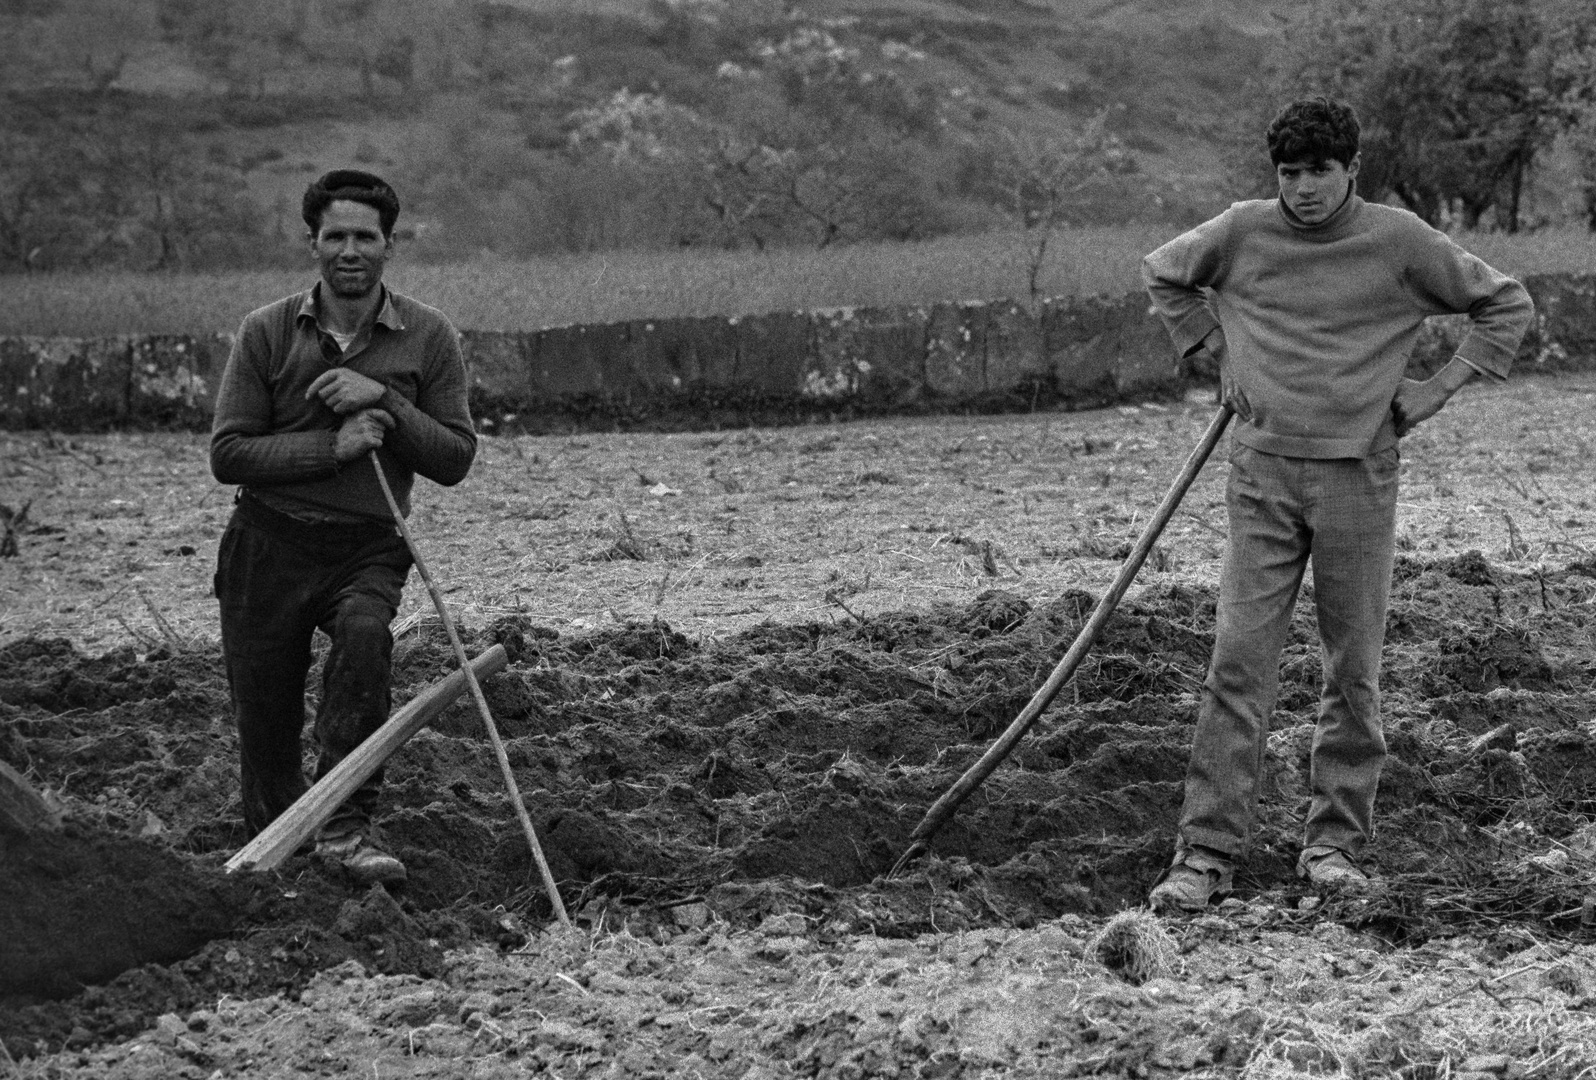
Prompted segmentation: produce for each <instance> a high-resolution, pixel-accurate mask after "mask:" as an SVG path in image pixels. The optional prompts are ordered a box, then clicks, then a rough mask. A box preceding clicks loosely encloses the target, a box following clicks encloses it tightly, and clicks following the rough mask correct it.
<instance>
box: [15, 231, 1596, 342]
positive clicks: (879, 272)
mask: <svg viewBox="0 0 1596 1080" xmlns="http://www.w3.org/2000/svg"><path fill="white" fill-rule="evenodd" d="M1170 235H1172V230H1171V229H1169V228H1167V227H1161V226H1136V227H1125V228H1089V229H1073V230H1068V231H1061V232H1060V233H1058V234H1057V235H1056V236H1055V237H1054V238H1053V240H1052V242H1051V243H1050V244H1049V247H1048V254H1047V260H1046V263H1045V265H1044V267H1043V270H1042V274H1041V277H1040V286H1041V289H1042V291H1043V292H1044V293H1045V294H1047V295H1052V296H1078V295H1093V294H1109V295H1120V294H1123V293H1126V292H1129V291H1132V290H1135V289H1137V288H1139V287H1140V282H1139V279H1138V277H1137V265H1138V263H1139V261H1140V259H1141V257H1142V255H1143V254H1144V253H1145V252H1147V251H1149V250H1151V249H1152V248H1154V247H1156V246H1157V245H1158V244H1159V243H1161V242H1162V241H1164V240H1166V239H1168V238H1169V236H1170ZM1033 242H1034V237H1033V238H1028V237H1026V236H1024V235H1021V234H1018V233H986V234H982V235H976V236H959V237H946V238H943V239H939V240H934V241H927V242H924V243H916V244H858V245H853V246H849V247H843V248H836V249H832V250H827V251H813V250H802V251H793V250H783V251H768V252H752V251H749V252H721V251H686V252H634V253H621V254H616V253H607V254H597V255H591V256H584V257H580V258H565V259H543V260H537V261H531V262H507V261H503V260H484V261H480V262H475V263H470V264H464V265H451V266H418V265H408V264H406V262H405V260H404V258H403V253H402V251H401V254H400V256H399V257H398V258H397V259H396V260H395V262H394V263H393V264H392V265H391V266H390V267H389V280H390V281H391V282H392V283H393V284H394V286H395V287H396V288H398V289H400V290H402V291H405V292H408V293H410V294H411V295H413V296H416V297H418V298H419V299H422V300H425V301H427V302H428V303H431V304H435V305H436V306H438V307H440V308H442V309H443V310H444V311H446V312H447V313H448V314H449V315H450V317H451V318H453V319H454V321H455V323H456V325H458V326H460V327H461V328H462V329H474V330H521V329H531V328H535V327H539V326H559V325H564V324H569V323H597V322H617V321H621V320H625V319H634V318H668V317H672V316H688V315H738V314H753V313H757V312H763V311H782V310H807V309H813V308H822V307H842V306H849V305H859V306H874V305H887V304H913V303H929V302H933V301H939V300H978V299H991V298H996V297H1023V296H1025V295H1027V292H1028V285H1027V272H1028V268H1029V262H1030V258H1029V251H1030V247H1029V245H1030V244H1031V243H1033ZM1462 243H1463V244H1464V246H1465V247H1468V248H1469V249H1470V250H1472V251H1475V252H1476V253H1478V254H1479V255H1480V256H1482V257H1483V258H1485V259H1486V260H1488V261H1489V262H1491V263H1493V264H1494V265H1497V266H1499V267H1501V268H1502V269H1504V270H1506V271H1507V272H1509V273H1512V274H1516V275H1521V276H1522V275H1527V274H1539V273H1577V274H1590V273H1596V244H1593V243H1592V240H1591V236H1590V234H1589V233H1586V232H1584V231H1581V230H1572V229H1570V230H1564V231H1555V232H1554V231H1548V232H1541V233H1536V234H1533V235H1521V236H1506V235H1502V234H1489V233H1483V234H1479V235H1470V236H1466V237H1463V238H1462ZM309 280H310V266H309V260H308V259H307V263H306V268H305V269H304V270H303V271H299V270H273V271H254V272H243V271H235V272H225V273H207V274H131V273H117V274H96V275H39V276H33V277H20V276H19V277H11V278H9V279H5V281H4V286H3V288H0V335H9V334H37V335H44V336H64V337H94V336H101V335H107V334H127V333H207V332H213V331H231V330H232V329H234V328H235V327H236V326H237V325H238V321H239V319H240V318H242V317H243V315H244V314H245V313H246V312H248V311H250V310H251V309H253V308H255V307H258V306H260V305H261V304H265V303H268V302H270V301H272V300H274V299H276V298H277V297H279V296H283V295H286V294H288V293H290V292H293V291H295V290H296V289H300V288H303V287H304V286H305V284H307V282H308V281H309Z"/></svg>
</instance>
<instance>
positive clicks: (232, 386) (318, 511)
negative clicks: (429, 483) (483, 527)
mask: <svg viewBox="0 0 1596 1080" xmlns="http://www.w3.org/2000/svg"><path fill="white" fill-rule="evenodd" d="M318 288H319V286H317V287H316V288H312V289H310V290H308V291H306V292H303V293H298V294H296V295H294V296H289V297H285V298H284V299H282V300H279V301H277V302H276V303H274V304H268V305H267V306H266V307H263V308H260V309H259V310H257V311H253V312H251V313H250V314H249V315H247V316H246V317H245V318H244V323H243V325H242V326H241V327H239V330H238V336H237V338H235V339H234V342H233V351H232V353H231V355H229V356H228V358H227V367H226V369H225V370H224V372H223V374H222V385H221V389H220V391H219V392H218V394H217V400H216V416H215V419H214V421H213V423H212V426H211V471H212V473H214V474H215V476H216V479H217V480H219V481H221V482H222V483H224V484H241V485H243V486H244V487H246V488H247V489H248V490H249V491H250V493H251V494H253V495H254V496H255V497H257V498H259V499H260V500H261V501H262V502H264V503H266V504H267V505H269V506H271V507H273V508H274V509H277V510H281V511H283V512H284V513H287V514H290V515H292V516H294V517H298V518H303V519H307V520H313V521H343V522H359V521H370V520H376V521H384V522H391V521H392V520H393V515H392V513H391V511H390V510H389V509H388V503H387V500H386V499H384V498H383V494H382V488H381V487H380V486H379V485H378V483H377V475H376V471H375V470H374V469H373V468H372V466H371V462H370V460H369V459H368V458H366V457H362V458H358V459H356V460H354V461H349V462H344V463H342V464H340V463H339V462H338V460H337V459H336V458H335V457H334V454H333V447H334V445H335V444H336V442H337V435H338V428H339V427H340V426H341V425H342V423H343V418H342V417H340V416H339V415H338V414H337V413H335V412H333V411H332V409H330V408H328V407H327V405H325V404H324V403H323V402H322V400H321V399H320V398H319V397H314V396H312V397H311V398H309V399H308V400H307V399H306V397H305V392H306V390H307V389H308V388H309V386H310V384H311V383H312V382H314V381H315V379H316V377H317V376H319V375H321V374H322V373H323V372H325V371H329V370H331V369H332V368H333V367H334V366H337V365H342V366H345V367H348V368H350V369H352V370H354V371H357V372H359V373H360V374H362V375H368V376H370V377H371V378H373V379H376V380H377V381H378V382H381V383H383V384H385V385H386V386H387V387H388V389H387V391H386V392H385V393H384V394H383V395H382V399H381V400H380V401H379V402H378V403H377V407H378V408H380V409H384V410H386V411H387V412H388V413H389V414H390V415H392V416H393V418H394V427H393V430H391V431H389V432H388V433H387V435H386V436H385V437H384V439H383V444H382V447H381V448H380V449H379V450H378V451H377V456H378V459H379V460H380V461H381V462H382V467H383V471H384V473H386V474H387V477H388V482H389V484H390V485H391V486H392V488H393V492H394V497H395V499H396V500H397V501H398V503H399V505H400V508H401V509H402V510H403V511H404V512H405V513H409V510H410V488H411V484H412V482H413V479H414V475H415V474H416V473H420V474H421V475H422V476H425V477H427V478H428V479H430V480H433V481H436V482H437V483H440V484H445V485H450V484H456V483H459V482H460V481H461V480H462V479H464V478H465V475H466V471H467V470H468V469H470V467H471V461H472V459H473V458H474V457H475V455H476V447H477V439H476V433H475V431H474V430H473V429H472V426H471V416H470V413H469V412H468V411H467V407H466V390H467V386H466V372H465V362H464V360H463V358H462V357H461V354H460V343H459V340H458V338H457V337H456V335H455V331H454V327H453V326H451V325H450V324H449V320H448V319H447V318H445V317H444V316H443V314H442V313H441V312H439V311H437V310H435V309H433V308H430V307H428V306H427V305H425V304H422V303H420V302H418V301H415V300H411V299H410V298H408V297H405V296H401V295H399V294H398V293H395V292H393V291H391V290H387V289H385V290H384V292H385V297H384V302H383V304H382V307H381V308H380V309H379V311H378V313H377V319H376V323H375V324H374V325H373V326H371V327H370V328H368V329H367V330H365V331H363V332H362V333H361V334H360V335H359V336H358V337H357V338H356V339H355V340H354V341H353V342H352V343H351V347H350V349H349V351H348V352H346V353H345V352H341V351H340V349H339V347H338V344H337V343H336V342H335V341H334V340H333V338H332V335H331V334H329V333H327V332H326V331H325V330H323V329H322V328H321V324H320V322H319V321H318V316H319V311H318V308H317V299H318V296H319V294H318V292H317V289H318Z"/></svg>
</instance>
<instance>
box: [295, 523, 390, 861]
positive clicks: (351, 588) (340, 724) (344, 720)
mask: <svg viewBox="0 0 1596 1080" xmlns="http://www.w3.org/2000/svg"><path fill="white" fill-rule="evenodd" d="M409 568H410V558H409V553H408V551H406V549H405V548H404V545H403V542H402V540H401V539H400V538H398V537H393V538H388V539H385V540H384V541H382V542H380V543H377V544H373V545H369V546H368V547H367V548H366V549H363V550H362V551H361V552H360V553H359V554H358V555H357V556H356V557H355V558H353V559H351V560H350V562H349V564H348V565H346V566H345V567H344V572H343V573H342V574H341V575H340V587H339V589H338V590H337V591H336V592H335V593H334V594H333V595H332V596H331V597H330V599H329V602H328V605H327V608H326V610H325V611H324V612H323V618H322V622H321V628H322V630H323V631H324V632H325V633H326V634H327V636H328V638H329V639H330V640H331V643H332V644H331V647H330V648H329V650H328V652H327V659H326V662H325V663H324V665H323V667H322V698H321V705H320V707H319V708H318V709H317V711H316V739H317V742H318V743H319V744H320V754H319V755H318V757H317V761H316V777H317V779H320V778H321V777H322V776H325V775H326V774H327V773H328V772H329V771H331V769H332V768H333V767H334V766H335V765H337V764H338V763H339V762H340V761H342V760H343V759H344V758H345V757H347V756H348V755H349V754H350V753H351V752H352V751H353V750H354V749H355V748H356V747H357V746H359V745H360V744H361V742H363V741H364V740H365V739H366V738H367V737H368V736H370V735H371V734H372V732H374V731H376V730H377V729H378V728H380V727H381V726H382V725H383V724H384V723H386V722H387V720H388V713H389V708H390V693H389V687H390V681H391V670H392V657H393V635H392V633H391V632H390V630H389V624H390V623H391V622H392V621H393V617H394V614H395V613H396V612H397V610H398V605H399V599H400V594H401V591H402V589H403V587H404V581H405V576H406V574H407V573H408V572H409ZM382 777H383V770H382V769H381V768H378V769H377V770H376V771H375V772H373V773H372V775H371V776H369V777H367V778H366V780H365V781H364V782H363V783H362V784H361V785H360V787H359V788H358V789H357V790H356V791H355V792H354V794H352V795H351V796H350V797H349V798H348V799H347V800H345V802H344V804H343V806H341V807H339V809H338V811H337V812H336V813H335V814H334V815H333V817H332V819H331V820H329V821H328V823H327V825H326V827H325V829H324V834H326V835H336V834H339V833H345V832H349V831H351V830H353V829H358V828H361V827H363V826H364V825H365V824H366V823H367V822H368V821H369V820H370V819H371V815H372V813H373V811H374V810H375V807H376V802H377V794H378V792H379V790H380V789H381V787H382Z"/></svg>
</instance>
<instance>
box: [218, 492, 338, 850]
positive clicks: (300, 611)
mask: <svg viewBox="0 0 1596 1080" xmlns="http://www.w3.org/2000/svg"><path fill="white" fill-rule="evenodd" d="M215 584H216V596H217V599H218V601H219V602H220V606H221V624H222V657H223V662H224V664H225V666H226V670H227V684H228V690H229V693H230V695H231V697H232V703H233V715H234V720H235V723H236V724H237V727H238V743H239V772H240V776H239V780H240V791H241V797H242V801H243V808H244V823H245V826H246V827H247V829H248V831H249V833H250V835H252V836H253V835H254V834H256V833H258V832H260V831H261V830H262V829H264V828H265V827H266V826H267V825H268V824H270V823H271V822H272V820H273V819H274V818H276V817H277V816H278V815H279V814H281V813H282V812H283V811H284V810H286V809H288V807H289V806H291V805H293V803H294V801H295V800H296V799H298V798H299V796H300V795H302V794H304V792H305V788H306V783H305V776H304V772H303V769H302V767H301V749H300V732H301V730H302V729H303V727H304V724H305V675H306V672H307V671H308V670H309V669H310V639H311V635H312V633H313V632H314V630H315V624H314V622H312V621H311V620H309V619H307V618H305V616H304V610H305V604H304V599H305V598H304V583H303V582H302V581H301V580H299V578H298V575H297V574H296V573H295V572H294V560H293V558H292V557H291V556H290V555H289V554H288V553H287V552H286V551H285V550H284V549H283V548H282V546H281V545H279V544H277V543H276V542H275V541H274V540H273V539H272V538H271V537H269V536H266V535H264V534H262V533H260V532H258V531H255V530H253V529H249V528H246V527H244V526H243V525H241V524H240V523H238V522H237V521H236V519H235V521H234V522H233V523H231V524H230V525H229V526H228V529H227V532H226V534H225V535H224V536H223V538H222V542H221V546H220V551H219V554H218V559H217V572H216V582H215Z"/></svg>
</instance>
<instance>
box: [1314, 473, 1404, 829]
mask: <svg viewBox="0 0 1596 1080" xmlns="http://www.w3.org/2000/svg"><path fill="white" fill-rule="evenodd" d="M1323 465H1324V466H1325V467H1326V471H1327V474H1328V475H1327V477H1326V479H1325V480H1324V483H1323V490H1322V494H1321V496H1320V498H1319V499H1317V500H1316V501H1315V509H1314V514H1313V517H1314V541H1313V581H1314V596H1315V602H1316V606H1317V614H1318V620H1319V637H1320V640H1321V642H1322V643H1323V648H1324V687H1323V690H1322V693H1321V696H1320V705H1319V722H1318V725H1317V727H1316V728H1315V730H1314V739H1313V751H1312V758H1311V767H1310V779H1311V784H1312V792H1313V794H1312V799H1311V802H1310V804H1309V807H1308V819H1307V822H1306V825H1305V829H1304V838H1303V839H1304V846H1305V847H1307V848H1310V849H1312V848H1318V847H1336V848H1340V849H1342V850H1343V851H1346V852H1347V853H1348V854H1351V855H1356V854H1357V853H1358V851H1359V850H1360V849H1361V848H1362V847H1363V844H1364V842H1365V841H1366V840H1367V839H1368V838H1369V835H1370V833H1371V832H1372V830H1373V826H1374V799H1375V793H1376V791H1377V790H1378V788H1379V783H1380V770H1381V767H1382V766H1383V765H1384V763H1385V736H1384V733H1383V731H1382V724H1381V719H1380V651H1381V646H1382V645H1383V643H1384V640H1385V612H1386V603H1387V600H1388V598H1389V595H1390V591H1391V563H1392V559H1393V555H1394V548H1395V535H1396V498H1397V469H1398V458H1397V451H1396V449H1395V448H1392V449H1390V450H1387V451H1384V452H1382V453H1380V454H1376V455H1374V456H1372V457H1369V458H1366V459H1363V460H1361V461H1334V462H1324V463H1323Z"/></svg>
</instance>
